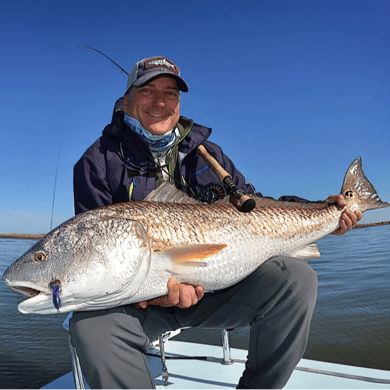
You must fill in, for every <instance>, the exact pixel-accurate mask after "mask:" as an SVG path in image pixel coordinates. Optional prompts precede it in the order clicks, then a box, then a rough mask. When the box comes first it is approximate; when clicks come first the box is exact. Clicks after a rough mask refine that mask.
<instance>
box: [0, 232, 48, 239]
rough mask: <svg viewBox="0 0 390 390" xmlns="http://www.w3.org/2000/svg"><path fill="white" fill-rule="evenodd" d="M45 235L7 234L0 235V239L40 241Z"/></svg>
mask: <svg viewBox="0 0 390 390" xmlns="http://www.w3.org/2000/svg"><path fill="white" fill-rule="evenodd" d="M44 236H45V234H18V233H9V234H0V238H19V239H20V238H23V239H29V240H40V239H41V238H42V237H44Z"/></svg>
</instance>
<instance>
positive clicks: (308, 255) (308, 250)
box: [291, 244, 321, 259]
mask: <svg viewBox="0 0 390 390" xmlns="http://www.w3.org/2000/svg"><path fill="white" fill-rule="evenodd" d="M291 257H295V258H296V259H317V258H319V257H321V253H320V250H319V249H318V245H317V244H310V245H308V246H307V247H305V248H303V249H301V250H300V251H298V252H295V253H294V254H293V255H291Z"/></svg>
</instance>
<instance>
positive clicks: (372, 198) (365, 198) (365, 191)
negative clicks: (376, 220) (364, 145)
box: [340, 157, 390, 212]
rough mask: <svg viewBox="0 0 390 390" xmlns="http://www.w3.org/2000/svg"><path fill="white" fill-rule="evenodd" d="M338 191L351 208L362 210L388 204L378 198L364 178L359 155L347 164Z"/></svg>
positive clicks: (387, 205) (372, 187)
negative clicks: (347, 166)
mask: <svg viewBox="0 0 390 390" xmlns="http://www.w3.org/2000/svg"><path fill="white" fill-rule="evenodd" d="M340 193H341V194H342V195H344V196H345V198H346V200H347V201H348V207H349V208H350V209H351V210H360V211H361V212H363V211H366V210H374V209H379V208H382V207H389V206H390V204H389V203H387V202H383V201H382V200H381V199H380V198H379V196H378V194H377V193H376V190H375V188H374V186H373V185H372V184H371V183H370V181H369V180H368V179H367V178H366V176H365V174H364V172H363V169H362V159H361V157H359V158H357V159H356V160H355V161H354V162H353V163H352V164H351V165H350V166H349V168H348V170H347V173H346V174H345V177H344V183H343V186H342V188H341V192H340Z"/></svg>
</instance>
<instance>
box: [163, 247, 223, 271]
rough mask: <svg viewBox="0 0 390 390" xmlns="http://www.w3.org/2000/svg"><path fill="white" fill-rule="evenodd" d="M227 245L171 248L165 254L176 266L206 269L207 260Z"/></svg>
mask: <svg viewBox="0 0 390 390" xmlns="http://www.w3.org/2000/svg"><path fill="white" fill-rule="evenodd" d="M226 247H227V245H226V244H199V245H187V246H179V247H175V248H170V249H167V250H165V251H164V252H163V253H164V254H165V255H166V256H168V257H169V258H170V260H171V261H173V262H174V263H176V264H179V265H181V266H187V267H206V266H207V263H206V262H205V260H206V259H207V258H208V257H210V256H213V255H216V254H217V253H219V252H220V251H221V250H222V249H224V248H226Z"/></svg>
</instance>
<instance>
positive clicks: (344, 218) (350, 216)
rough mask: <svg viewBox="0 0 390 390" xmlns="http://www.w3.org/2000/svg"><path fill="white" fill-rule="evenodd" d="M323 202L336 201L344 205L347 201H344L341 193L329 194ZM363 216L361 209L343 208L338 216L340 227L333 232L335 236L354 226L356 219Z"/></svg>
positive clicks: (341, 205)
mask: <svg viewBox="0 0 390 390" xmlns="http://www.w3.org/2000/svg"><path fill="white" fill-rule="evenodd" d="M325 202H327V203H337V204H338V205H339V206H340V207H345V206H346V205H347V204H348V203H347V202H346V200H345V198H344V196H343V195H341V194H339V195H331V196H329V197H328V198H327V199H326V200H325ZM362 217H363V214H362V212H361V211H355V212H353V211H351V210H350V209H345V210H344V212H343V213H342V214H341V218H340V227H339V228H338V229H337V230H336V231H335V232H333V233H332V234H334V235H335V236H341V235H342V234H344V233H346V232H347V231H348V230H351V229H352V228H353V227H354V226H356V225H357V223H358V221H360V220H361V219H362Z"/></svg>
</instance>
